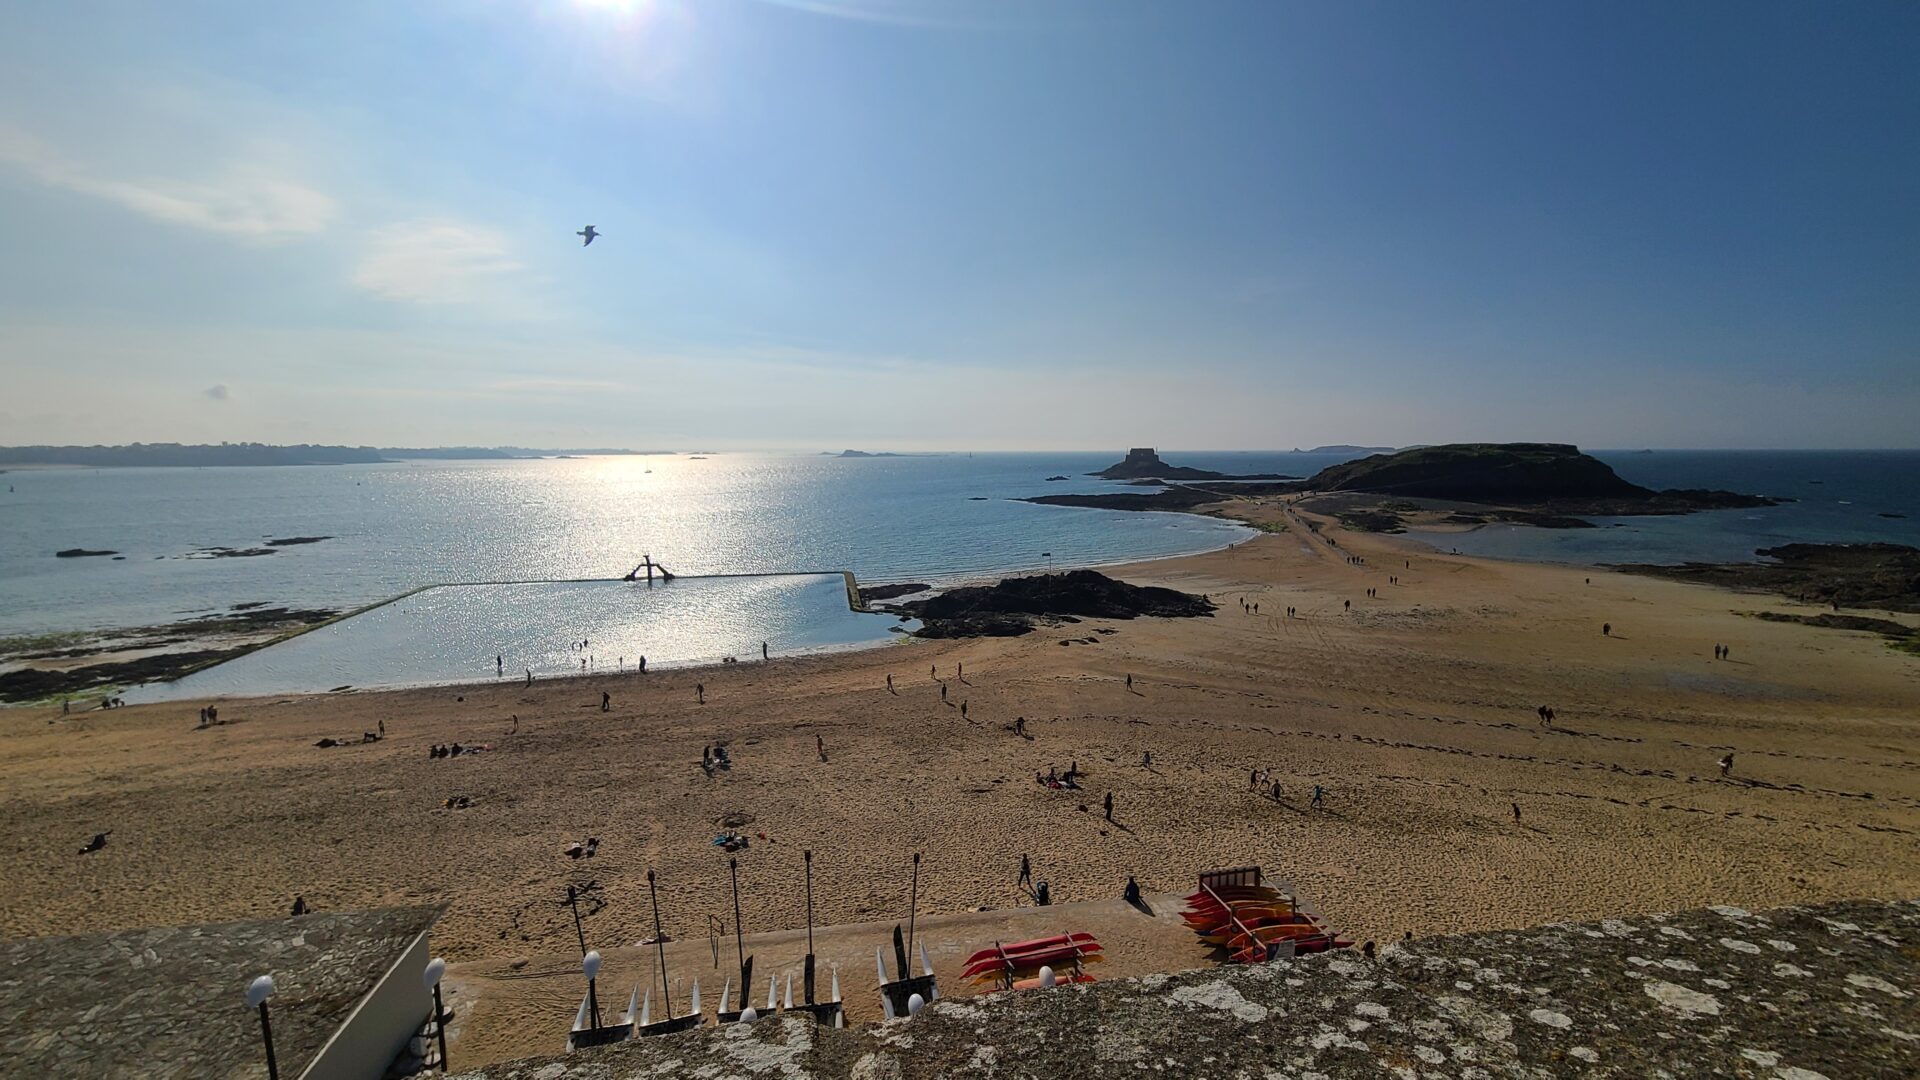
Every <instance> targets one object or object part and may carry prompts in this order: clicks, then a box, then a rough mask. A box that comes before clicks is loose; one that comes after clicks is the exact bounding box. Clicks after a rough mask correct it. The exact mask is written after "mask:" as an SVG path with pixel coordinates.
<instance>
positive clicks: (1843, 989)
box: [456, 901, 1920, 1080]
mask: <svg viewBox="0 0 1920 1080" xmlns="http://www.w3.org/2000/svg"><path fill="white" fill-rule="evenodd" d="M1917 944H1920V904H1917V903H1915V902H1913V901H1902V902H1895V903H1881V902H1872V901H1860V902H1848V903H1837V904H1824V905H1820V906H1816V907H1801V908H1781V909H1778V910H1774V911H1768V912H1762V913H1758V914H1755V913H1750V912H1748V911H1745V910H1742V909H1740V908H1735V907H1717V908H1711V909H1708V910H1704V911H1693V912H1687V913H1683V914H1678V915H1655V916H1648V917H1644V918H1632V919H1606V920H1603V921H1600V922H1592V923H1561V924H1556V925H1550V926H1542V927H1538V928H1536V929H1532V930H1520V931H1499V932H1493V933H1484V934H1469V935H1462V936H1458V937H1437V938H1427V939H1423V940H1418V941H1409V942H1403V943H1396V944H1393V945H1389V946H1388V947H1387V948H1385V949H1383V950H1381V951H1380V953H1379V954H1378V956H1377V957H1376V958H1372V959H1369V958H1368V957H1366V956H1364V955H1362V954H1360V953H1359V952H1357V951H1343V952H1337V953H1321V954H1318V955H1315V956H1308V957H1301V958H1297V959H1292V960H1280V961H1275V962H1273V963H1270V964H1265V965H1261V966H1258V967H1237V968H1218V969H1208V970H1202V971H1190V972H1186V973H1184V974H1180V975H1152V976H1148V977H1146V978H1141V979H1129V980H1121V981H1115V982H1103V983H1095V984H1092V985H1082V986H1073V987H1058V988H1055V989H1052V990H1030V991H1019V992H1015V993H1001V994H991V995H988V996H985V997H978V998H970V999H964V1000H947V1001H941V1002H937V1003H934V1004H932V1005H929V1006H928V1007H927V1008H926V1009H925V1010H924V1011H922V1012H921V1013H920V1015H919V1016H917V1017H915V1018H913V1019H911V1020H902V1021H895V1022H892V1023H886V1024H879V1025H873V1026H869V1027H864V1028H853V1029H833V1028H822V1027H819V1026H818V1025H817V1024H815V1023H813V1022H812V1021H811V1020H810V1019H800V1018H798V1017H795V1016H791V1015H790V1016H787V1017H783V1018H780V1019H777V1020H776V1019H765V1020H761V1021H759V1022H758V1023H755V1024H751V1025H745V1024H735V1025H732V1026H729V1027H726V1028H723V1029H714V1028H704V1029H700V1030H697V1031H693V1032H689V1033H686V1034H682V1035H672V1036H666V1037H662V1038H655V1039H640V1040H635V1041H630V1042H626V1043H622V1044H620V1045H618V1046H617V1047H613V1048H610V1049H604V1050H592V1051H583V1052H580V1053H576V1054H572V1055H569V1056H567V1057H564V1058H546V1059H530V1060H526V1061H519V1062H510V1063H505V1064H499V1065H489V1066H485V1067H483V1068H480V1069H476V1070H473V1071H471V1072H468V1073H465V1074H462V1075H463V1076H465V1077H466V1078H467V1080H589V1078H591V1080H643V1078H653V1077H660V1076H709V1075H711V1076H768V1077H774V1076H778V1077H788V1078H796V1080H810V1078H821V1080H826V1078H842V1077H845V1078H849V1080H851V1078H854V1077H862V1078H868V1080H877V1078H882V1077H886V1078H892V1080H918V1078H922V1077H944V1076H982V1077H989V1076H1006V1077H1048V1078H1051V1080H1076V1078H1081V1077H1086V1078H1095V1077H1099V1078H1106V1077H1113V1076H1132V1075H1141V1076H1147V1075H1151V1076H1156V1077H1158V1076H1166V1077H1176V1076H1204V1077H1281V1076H1284V1077H1322V1078H1324V1080H1352V1078H1359V1077H1366V1078H1369V1080H1370V1078H1374V1077H1395V1076H1399V1077H1416V1076H1417V1077H1421V1078H1425V1077H1441V1076H1447V1077H1455V1076H1473V1077H1485V1078H1493V1077H1515V1078H1519V1077H1526V1078H1546V1077H1589V1076H1590V1077H1622V1078H1625V1077H1635V1078H1637V1077H1659V1076H1666V1077H1691V1076H1727V1077H1754V1078H1756V1080H1758V1078H1765V1080H1844V1078H1853V1077H1863V1078H1864V1077H1875V1078H1877V1077H1911V1076H1914V1075H1916V1074H1917V1073H1920V991H1916V989H1915V987H1916V986H1920V948H1916V945H1917ZM456 1060H457V1055H456Z"/></svg>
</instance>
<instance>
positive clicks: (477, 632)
mask: <svg viewBox="0 0 1920 1080" xmlns="http://www.w3.org/2000/svg"><path fill="white" fill-rule="evenodd" d="M914 625H915V624H913V623H903V622H901V621H900V620H899V618H897V617H896V616H892V615H883V614H869V613H866V612H860V611H855V610H853V609H852V608H851V606H849V603H848V597H847V579H846V578H845V577H844V576H843V575H840V574H767V575H752V576H737V577H681V578H675V579H674V580H672V581H670V582H664V583H662V582H655V583H654V584H652V585H648V584H647V583H645V582H627V581H562V582H527V583H512V584H479V585H438V586H434V587H432V588H427V589H422V590H420V591H419V592H415V593H410V594H408V595H406V596H403V597H401V598H399V599H397V600H394V601H392V602H390V603H387V604H383V605H381V606H379V607H375V608H372V609H370V610H368V611H364V612H361V613H360V614H357V615H354V616H352V617H350V618H346V619H342V620H341V621H339V622H336V623H332V624H330V625H328V626H323V627H321V628H319V629H317V630H313V631H310V632H308V633H305V634H301V635H300V636H298V637H294V638H290V639H288V640H286V641H282V642H280V643H278V644H275V645H269V646H267V647H266V648H263V649H260V650H258V651H255V652H252V653H248V654H247V655H245V656H241V657H238V658H236V659H233V660H229V661H227V662H226V663H223V664H218V665H216V666H214V667H210V668H207V669H205V670H203V671H197V672H194V673H193V674H191V675H188V676H185V677H184V678H181V679H178V680H176V681H174V682H170V683H148V684H146V685H144V686H139V687H135V688H133V689H131V690H129V691H127V692H126V694H125V695H124V696H125V697H126V698H127V700H129V701H136V702H138V701H174V700H180V699H183V698H200V697H247V696H257V695H262V694H311V693H324V692H326V691H329V690H338V689H342V688H348V687H350V688H353V689H376V688H380V689H385V688H396V687H407V686H431V685H438V684H443V683H478V682H496V681H520V680H524V679H525V678H526V673H527V672H528V671H532V672H533V676H534V678H536V679H541V678H556V677H560V676H565V675H585V674H605V673H610V672H617V671H632V670H634V669H635V668H636V667H637V666H638V664H639V662H640V658H641V657H645V658H646V661H647V666H648V668H649V669H650V670H651V669H653V668H660V667H685V666H690V665H695V664H711V663H718V662H720V661H721V660H723V659H724V658H726V657H729V656H731V657H735V658H738V659H740V660H742V661H747V660H755V661H757V660H758V659H759V658H760V646H761V643H762V642H765V643H766V644H767V646H768V648H769V650H770V651H771V652H772V654H773V655H774V656H775V657H780V656H793V655H796V654H801V653H818V652H828V651H834V650H840V649H853V648H861V647H865V646H872V645H880V644H885V643H886V642H887V641H889V640H895V639H898V638H900V637H901V636H902V633H901V631H902V630H910V629H912V628H913V626H914ZM583 643H584V645H583ZM496 660H497V661H498V663H497V665H496Z"/></svg>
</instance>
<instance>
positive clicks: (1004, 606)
mask: <svg viewBox="0 0 1920 1080" xmlns="http://www.w3.org/2000/svg"><path fill="white" fill-rule="evenodd" d="M899 607H900V610H901V611H904V612H906V613H908V614H910V615H912V616H913V617H914V618H917V619H919V620H920V621H921V623H922V624H923V626H922V627H921V629H920V630H919V631H918V633H919V635H920V636H921V637H1011V636H1017V635H1019V634H1024V633H1026V632H1027V631H1029V630H1031V629H1033V627H1034V625H1035V622H1036V620H1040V619H1044V620H1060V621H1064V620H1070V619H1081V618H1089V619H1131V618H1135V617H1137V616H1141V615H1148V616H1154V617H1158V618H1169V619H1178V618H1191V617H1193V616H1199V615H1212V614H1213V602H1212V601H1210V600H1208V599H1206V598H1205V597H1202V596H1194V595H1193V594H1191V593H1183V592H1180V591H1178V590H1176V589H1163V588H1160V587H1159V586H1154V585H1130V584H1128V583H1127V582H1124V581H1117V580H1115V579H1113V578H1110V577H1108V576H1107V575H1105V574H1102V573H1099V572H1098V571H1094V570H1073V571H1069V572H1067V573H1064V574H1036V575H1033V576H1031V577H1016V578H1007V579H1005V580H1003V581H1001V582H1000V583H999V584H997V585H971V586H967V587H964V588H959V589H949V590H948V591H946V592H944V593H941V594H940V595H938V596H934V597H930V598H928V599H926V600H913V601H908V602H907V603H904V604H901V605H899Z"/></svg>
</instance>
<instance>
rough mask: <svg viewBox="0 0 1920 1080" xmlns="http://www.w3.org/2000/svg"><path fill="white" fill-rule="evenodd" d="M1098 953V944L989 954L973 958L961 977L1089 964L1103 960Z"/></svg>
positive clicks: (977, 976)
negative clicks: (984, 956) (1003, 955)
mask: <svg viewBox="0 0 1920 1080" xmlns="http://www.w3.org/2000/svg"><path fill="white" fill-rule="evenodd" d="M1104 959H1105V957H1103V956H1101V955H1100V946H1098V945H1094V946H1091V947H1089V946H1086V945H1061V946H1059V947H1057V948H1053V949H1043V950H1041V951H1039V952H1030V953H1021V954H1020V955H1019V956H1008V957H1004V958H1002V957H998V956H989V957H987V958H986V959H984V960H975V961H974V962H973V963H971V964H968V965H967V966H966V968H965V969H964V970H962V971H961V972H960V977H961V978H963V979H976V978H979V977H981V976H983V975H991V976H998V975H999V974H1001V973H1002V972H1005V971H1008V970H1012V971H1038V970H1040V968H1041V967H1042V966H1044V965H1051V966H1054V967H1059V966H1062V965H1065V964H1070V963H1076V962H1077V963H1082V964H1089V963H1095V962H1098V961H1100V960H1104Z"/></svg>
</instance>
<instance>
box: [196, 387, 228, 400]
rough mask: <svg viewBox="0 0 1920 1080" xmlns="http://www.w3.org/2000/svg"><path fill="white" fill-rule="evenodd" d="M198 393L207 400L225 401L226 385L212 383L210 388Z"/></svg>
mask: <svg viewBox="0 0 1920 1080" xmlns="http://www.w3.org/2000/svg"><path fill="white" fill-rule="evenodd" d="M200 392H201V393H203V394H205V395H206V396H207V398H208V399H209V400H212V401H225V400H227V384H226V383H214V384H213V385H212V386H209V387H207V388H206V389H205V390H202V391H200Z"/></svg>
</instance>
